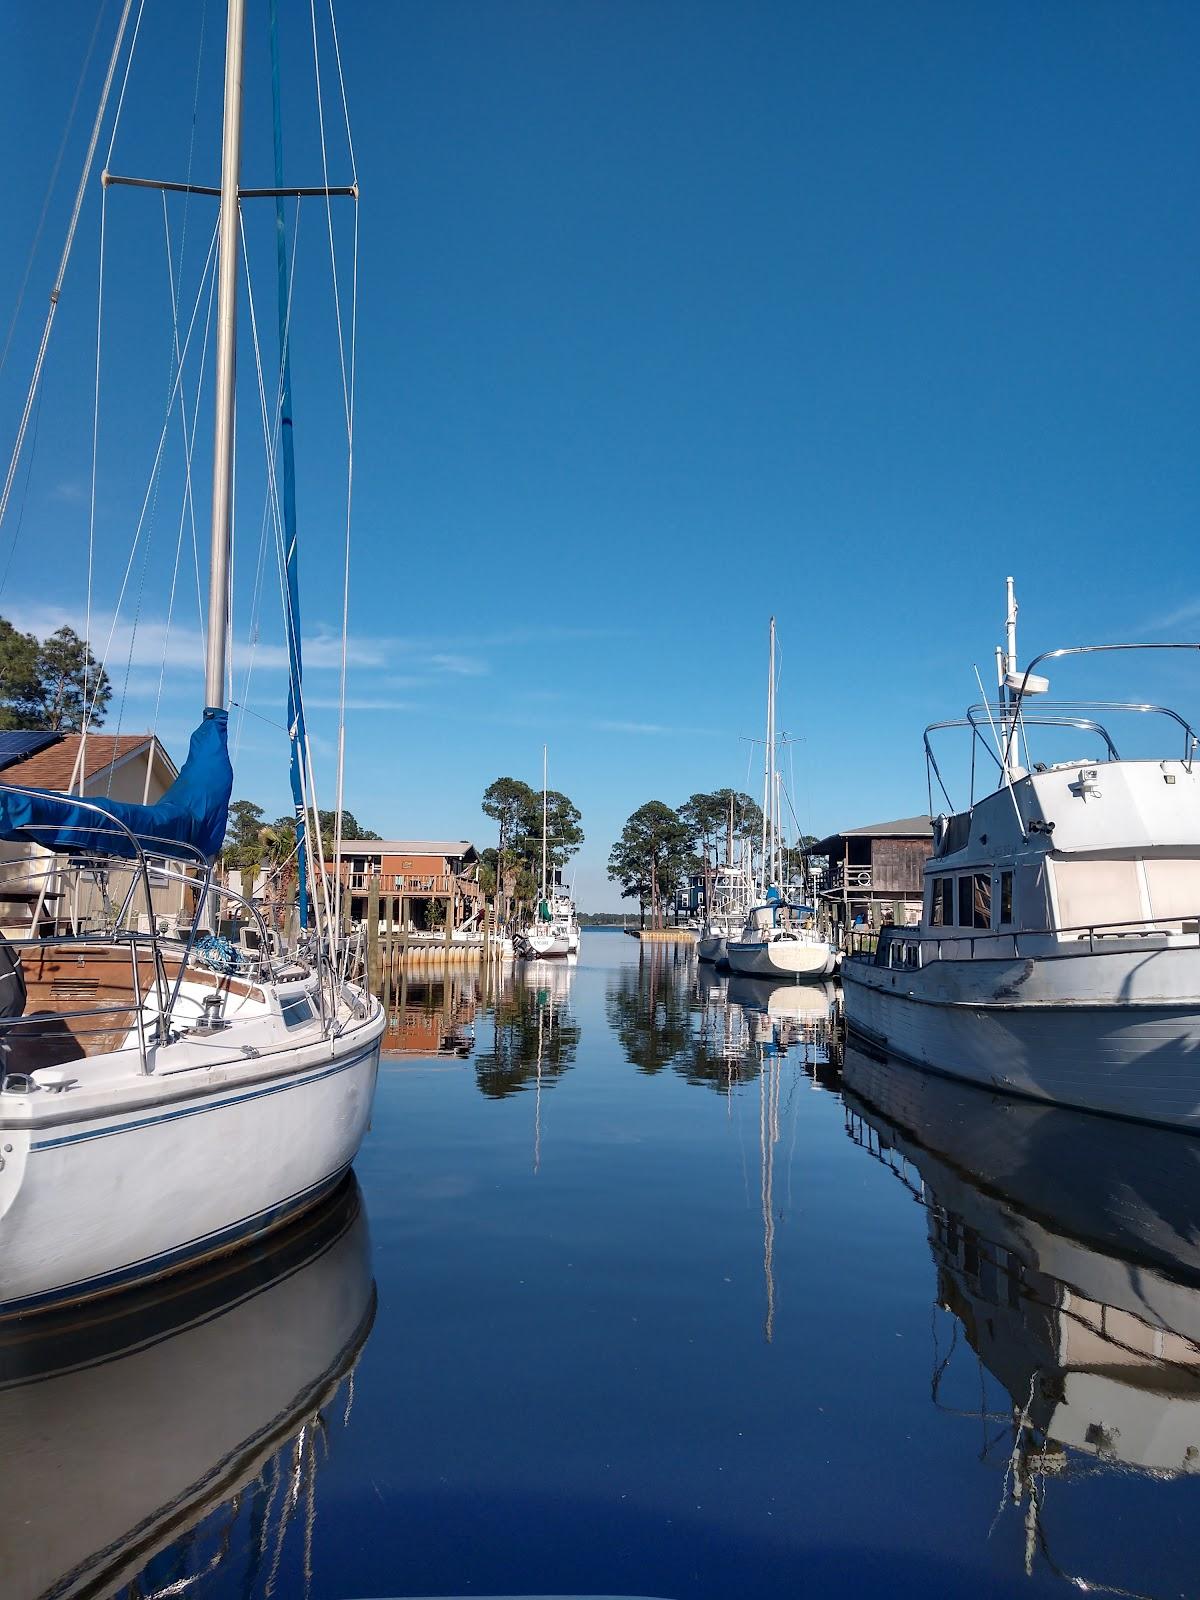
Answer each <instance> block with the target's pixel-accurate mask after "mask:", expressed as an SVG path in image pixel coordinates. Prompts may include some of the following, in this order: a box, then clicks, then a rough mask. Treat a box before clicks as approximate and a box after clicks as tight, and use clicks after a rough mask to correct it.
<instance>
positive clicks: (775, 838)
mask: <svg viewBox="0 0 1200 1600" xmlns="http://www.w3.org/2000/svg"><path fill="white" fill-rule="evenodd" d="M767 763H768V766H767V771H768V774H769V781H770V790H771V880H772V882H774V881H775V880H776V879H777V878H778V875H779V866H778V863H779V791H778V788H777V786H776V782H775V618H774V617H772V618H771V683H770V688H769V689H768V691H767Z"/></svg>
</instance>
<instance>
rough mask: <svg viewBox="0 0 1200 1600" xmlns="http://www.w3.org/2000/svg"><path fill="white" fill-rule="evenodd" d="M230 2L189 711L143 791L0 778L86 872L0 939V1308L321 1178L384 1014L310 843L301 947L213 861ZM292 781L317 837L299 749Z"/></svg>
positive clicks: (229, 349) (230, 401)
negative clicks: (246, 933) (203, 572)
mask: <svg viewBox="0 0 1200 1600" xmlns="http://www.w3.org/2000/svg"><path fill="white" fill-rule="evenodd" d="M244 22H245V6H244V0H229V6H228V16H227V28H226V49H225V87H224V132H223V149H222V166H221V187H220V191H219V193H220V214H219V224H218V239H219V268H218V272H219V275H218V284H217V333H216V382H215V389H216V406H215V419H214V434H213V492H212V528H211V541H210V546H211V562H210V584H209V606H208V612H207V619H208V620H207V639H206V653H205V691H206V703H205V707H204V711H203V716H202V718H201V721H200V723H199V726H198V727H197V728H196V731H195V732H194V733H193V735H192V739H191V747H190V749H189V752H188V757H187V760H186V762H185V763H184V766H183V769H182V771H181V772H180V774H179V777H178V779H177V780H176V781H175V783H174V784H173V785H172V787H171V788H170V789H169V790H168V791H167V793H166V794H165V795H164V796H163V798H162V799H161V800H160V801H158V802H157V803H156V804H153V805H136V804H132V803H127V802H121V801H116V800H109V799H86V800H85V799H83V798H82V797H76V796H73V795H63V794H59V793H54V792H50V791H43V790H37V789H31V788H27V787H22V786H20V785H17V784H11V783H6V784H4V785H3V786H0V840H5V841H11V842H16V843H22V844H26V845H30V844H32V845H37V846H40V847H41V850H42V851H44V852H50V853H51V854H52V857H53V868H52V870H53V871H54V872H55V873H56V874H57V875H58V876H57V881H58V882H59V883H60V884H61V883H63V882H64V881H66V880H69V879H70V878H71V877H72V876H74V877H75V878H76V879H79V878H81V877H84V878H89V881H93V882H97V881H98V882H101V883H102V886H103V891H104V892H103V893H102V894H101V895H100V896H99V897H98V898H95V897H94V898H93V903H94V904H95V905H96V906H97V912H96V918H95V919H93V920H92V921H90V922H87V923H79V922H76V921H74V920H64V919H62V918H60V919H58V921H57V922H56V926H55V930H54V932H53V934H52V935H50V936H48V937H45V938H41V939H38V938H29V939H27V940H24V941H21V942H19V943H14V945H12V946H5V947H2V948H0V970H3V973H4V978H3V979H2V980H0V1150H2V1151H3V1155H2V1156H0V1318H3V1317H6V1316H9V1315H12V1314H15V1313H26V1312H30V1311H33V1310H35V1309H40V1308H43V1307H46V1306H49V1305H52V1304H55V1303H62V1302H72V1303H73V1302H76V1301H81V1300H86V1299H90V1298H91V1297H93V1296H97V1295H100V1294H103V1293H106V1292H109V1291H112V1290H116V1289H120V1288H124V1287H126V1286H128V1285H130V1284H133V1283H139V1282H142V1281H144V1280H149V1279H154V1278H157V1277H161V1276H162V1275H164V1274H166V1273H170V1272H174V1271H176V1270H178V1269H179V1268H182V1267H185V1266H187V1265H189V1264H193V1263H195V1262H197V1261H199V1260H202V1259H205V1258H209V1257H213V1256H215V1255H217V1254H218V1253H220V1252H224V1251H226V1250H228V1249H229V1248H230V1247H231V1246H234V1245H236V1244H239V1243H241V1242H244V1241H247V1240H250V1239H255V1238H258V1237H260V1236H262V1235H264V1234H265V1233H267V1232H268V1231H270V1230H272V1229H274V1228H276V1227H279V1226H280V1225H282V1224H283V1223H284V1222H285V1221H287V1220H288V1219H289V1218H291V1217H293V1216H295V1215H296V1214H298V1213H299V1212H301V1211H302V1210H304V1209H305V1208H308V1207H311V1206H312V1205H314V1204H316V1202H317V1201H319V1200H320V1199H321V1198H322V1197H323V1196H324V1195H326V1194H328V1193H329V1192H330V1191H331V1190H333V1189H334V1188H335V1187H336V1186H337V1185H338V1184H339V1183H340V1181H341V1180H342V1178H343V1177H344V1175H345V1174H346V1172H347V1171H348V1169H349V1167H350V1165H351V1163H352V1162H353V1160H354V1158H355V1155H356V1154H357V1152H358V1148H359V1145H360V1143H361V1141H362V1138H363V1136H364V1134H365V1132H366V1128H367V1123H368V1121H369V1118H370V1114H371V1105H372V1101H373V1098H374V1092H375V1083H376V1076H377V1072H378V1066H379V1049H380V1039H381V1036H382V1034H383V1030H384V1024H385V1017H384V1012H383V1008H382V1007H381V1005H380V1004H379V1002H378V1001H377V1000H375V999H373V998H372V997H371V996H369V995H368V994H366V993H364V992H363V990H362V989H360V988H357V987H356V986H354V985H353V984H351V983H349V982H347V981H346V980H345V978H344V976H343V974H342V973H341V971H340V970H339V967H338V962H337V941H336V937H335V930H336V927H337V918H336V911H333V912H331V910H330V908H329V906H328V905H327V904H324V903H323V902H324V901H325V899H326V896H327V894H328V886H327V885H326V884H325V883H324V879H323V876H322V874H321V873H320V871H319V867H318V870H316V871H315V872H314V870H313V864H312V863H313V859H314V858H315V860H316V862H317V863H318V864H319V862H320V859H321V852H320V850H319V848H318V849H315V850H313V851H312V852H310V857H309V868H308V871H309V875H310V880H311V882H310V888H311V889H312V891H313V898H314V901H315V902H316V906H317V915H318V926H317V930H316V932H317V937H316V938H315V939H314V940H312V941H310V945H309V952H310V953H309V956H308V958H307V959H306V960H305V961H303V962H301V961H297V960H291V959H281V958H279V957H277V956H275V955H274V954H273V953H272V946H271V941H270V939H269V938H268V936H267V929H266V928H265V926H264V925H263V923H262V919H261V917H260V916H259V913H258V911H257V908H256V907H255V906H253V905H252V904H250V903H249V902H246V901H244V900H242V899H241V897H240V896H238V895H236V894H234V893H233V892H232V891H231V890H229V889H228V888H225V887H222V886H220V885H218V884H217V882H216V881H215V876H214V864H215V860H216V856H217V852H218V850H219V849H220V847H221V844H222V841H223V838H224V834H225V827H226V819H227V812H228V807H229V801H230V795H231V793H232V786H233V770H232V767H231V764H230V759H229V751H228V707H227V698H226V694H227V691H226V669H227V654H228V650H227V632H228V622H227V619H228V613H229V600H230V576H229V574H230V547H231V524H232V514H231V512H232V482H233V474H232V468H233V440H234V367H235V359H236V331H237V299H238V245H239V198H240V196H239V182H240V166H241V124H242V57H243V39H244ZM109 181H112V180H111V179H110V180H109ZM137 181H138V182H139V183H142V184H143V185H145V183H146V180H137ZM150 186H154V185H150ZM200 192H204V191H200ZM268 192H273V191H268ZM288 192H293V193H294V192H295V191H288ZM320 192H321V193H332V192H334V191H327V190H322V191H320ZM259 193H261V191H259ZM304 788H305V795H306V802H305V809H306V811H307V816H308V820H309V822H310V825H311V826H312V828H313V832H314V836H315V841H316V843H317V844H318V845H319V831H318V828H317V817H316V811H315V798H314V794H313V787H312V773H311V769H310V768H307V767H306V771H305V777H304ZM40 859H41V860H42V861H44V860H45V857H44V856H43V857H41V858H40ZM33 865H37V863H33ZM164 882H169V883H171V884H174V885H176V886H178V888H179V889H180V890H181V891H182V892H183V893H185V894H186V895H187V896H189V897H190V898H191V900H192V901H193V903H194V906H195V913H196V914H195V916H194V919H193V921H192V924H191V926H190V927H188V928H187V929H186V930H184V931H180V932H175V933H171V932H164V931H163V928H162V920H161V919H160V918H159V917H158V916H156V914H155V911H156V907H155V902H154V897H153V896H154V889H155V887H156V886H161V884H162V883H164ZM60 903H62V902H60ZM65 903H66V904H70V903H71V899H70V895H69V894H67V896H66V900H65ZM231 911H232V912H236V914H237V915H238V917H240V918H244V919H248V920H250V921H251V922H252V923H255V924H256V925H257V927H258V931H259V933H260V936H261V937H260V944H259V952H258V954H257V955H255V956H252V957H247V956H245V955H243V954H240V953H239V952H238V951H236V950H235V949H234V948H233V947H232V946H231V945H230V944H228V943H227V942H226V941H224V940H220V939H216V938H214V937H213V936H212V935H211V934H209V933H207V932H206V927H208V926H213V925H214V924H216V923H217V919H218V918H220V917H221V916H222V915H228V914H230V912H231Z"/></svg>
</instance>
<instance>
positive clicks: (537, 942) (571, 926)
mask: <svg viewBox="0 0 1200 1600" xmlns="http://www.w3.org/2000/svg"><path fill="white" fill-rule="evenodd" d="M548 771H549V769H548V764H547V750H546V746H545V745H543V746H542V882H541V891H540V893H539V895H538V903H537V911H536V913H535V915H534V918H533V920H532V922H530V923H528V924H527V925H526V927H524V928H523V929H522V930H521V932H520V933H519V934H518V935H517V939H516V941H515V948H516V950H517V952H518V954H520V955H523V956H525V957H526V958H527V959H532V960H536V961H544V960H546V959H547V958H549V957H552V956H560V957H561V956H577V955H578V954H579V923H578V921H577V919H576V916H575V902H574V901H573V900H572V898H571V896H570V895H569V894H568V893H567V892H566V890H565V889H564V888H563V887H562V885H561V883H560V882H559V881H558V877H559V874H558V870H557V869H555V870H554V881H553V882H551V877H550V854H549V793H550V791H549V789H548V787H547V780H548Z"/></svg>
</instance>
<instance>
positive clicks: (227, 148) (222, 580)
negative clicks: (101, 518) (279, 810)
mask: <svg viewBox="0 0 1200 1600" xmlns="http://www.w3.org/2000/svg"><path fill="white" fill-rule="evenodd" d="M245 22H246V7H245V0H229V15H228V20H227V23H226V28H225V122H224V132H223V139H222V153H221V214H220V223H219V237H220V244H219V249H220V276H219V278H218V282H217V368H216V416H215V424H214V428H213V491H212V558H211V566H210V570H209V580H208V652H207V658H206V662H205V674H204V697H205V702H206V704H207V705H208V706H211V707H219V708H223V707H224V705H225V664H226V651H227V648H228V629H229V542H230V531H231V507H232V502H233V408H234V399H233V387H234V376H235V373H236V371H237V295H238V185H239V183H240V181H241V171H242V43H243V39H244V37H245V31H246V30H245Z"/></svg>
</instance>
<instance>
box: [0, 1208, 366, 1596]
mask: <svg viewBox="0 0 1200 1600" xmlns="http://www.w3.org/2000/svg"><path fill="white" fill-rule="evenodd" d="M331 1205H332V1209H329V1208H327V1207H323V1208H321V1210H320V1211H318V1212H316V1213H314V1214H313V1217H312V1218H311V1219H308V1218H306V1219H304V1220H303V1221H302V1222H300V1223H299V1224H297V1225H296V1227H295V1228H293V1229H288V1230H284V1231H283V1232H281V1234H280V1237H279V1242H278V1243H275V1244H274V1247H273V1249H272V1250H270V1251H267V1252H258V1251H248V1252H246V1253H245V1255H244V1256H243V1257H241V1258H239V1260H238V1261H237V1262H236V1263H222V1264H219V1265H217V1266H215V1267H214V1268H213V1269H211V1271H208V1272H206V1271H201V1272H198V1273H195V1274H192V1275H190V1276H189V1278H188V1279H187V1281H186V1283H183V1282H181V1283H179V1284H178V1285H172V1287H171V1289H170V1291H169V1293H165V1294H163V1295H162V1296H161V1297H154V1296H153V1295H138V1296H135V1297H132V1303H130V1304H129V1305H128V1309H125V1306H126V1302H124V1301H123V1302H122V1310H121V1311H120V1312H114V1311H113V1310H112V1308H109V1307H105V1308H104V1309H103V1311H99V1310H98V1311H97V1315H96V1318H95V1321H94V1322H93V1323H92V1324H91V1325H89V1322H88V1318H87V1316H86V1315H82V1316H80V1315H77V1314H75V1313H71V1314H70V1316H69V1319H59V1318H50V1319H46V1318H38V1319H37V1322H36V1325H35V1326H36V1329H37V1331H36V1333H35V1332H34V1330H33V1329H32V1328H31V1330H30V1332H29V1334H28V1336H27V1339H26V1340H25V1341H22V1340H21V1339H20V1337H19V1336H16V1335H12V1336H10V1338H9V1339H8V1340H7V1341H6V1344H5V1347H4V1351H3V1354H0V1456H2V1457H3V1460H4V1463H5V1473H6V1474H7V1475H8V1481H9V1482H10V1483H12V1484H14V1485H16V1484H19V1485H20V1486H21V1492H22V1496H23V1497H24V1507H23V1510H22V1514H21V1523H20V1529H19V1531H18V1530H13V1536H12V1537H10V1538H6V1539H4V1540H0V1594H4V1595H5V1596H8V1597H11V1600H18V1597H22V1596H33V1595H49V1594H54V1595H59V1596H63V1597H66V1596H70V1595H84V1594H90V1595H98V1594H101V1593H103V1594H114V1593H116V1592H117V1591H118V1590H120V1591H121V1592H122V1593H124V1592H126V1591H125V1586H126V1585H127V1584H133V1583H134V1580H135V1579H136V1577H137V1574H138V1573H139V1572H141V1571H142V1570H143V1569H144V1568H145V1566H146V1564H147V1562H148V1561H150V1560H151V1559H152V1557H153V1556H154V1555H155V1553H156V1552H158V1551H160V1550H162V1549H164V1548H166V1547H167V1546H168V1545H170V1544H171V1543H173V1542H174V1541H176V1540H179V1539H180V1537H181V1535H185V1534H186V1530H187V1529H189V1528H192V1527H195V1526H196V1525H197V1524H198V1523H199V1522H201V1521H202V1520H203V1519H204V1518H206V1517H208V1516H210V1515H212V1514H213V1513H214V1512H216V1511H218V1509H219V1508H220V1507H221V1506H222V1505H228V1502H229V1500H230V1499H231V1497H232V1496H234V1495H235V1494H237V1493H238V1492H239V1491H240V1490H241V1489H243V1488H244V1487H245V1485H246V1484H247V1483H248V1482H251V1481H252V1480H253V1479H254V1478H255V1477H256V1476H257V1475H258V1474H259V1473H260V1472H262V1470H263V1468H264V1466H266V1465H267V1464H268V1463H270V1462H271V1461H272V1460H274V1461H275V1462H276V1467H275V1470H276V1471H278V1470H279V1463H281V1462H282V1463H283V1464H284V1467H285V1471H286V1472H297V1473H298V1472H299V1470H300V1469H299V1467H298V1459H297V1454H296V1451H295V1447H294V1444H293V1442H292V1441H293V1439H294V1437H295V1435H296V1434H297V1432H298V1431H299V1430H301V1429H302V1428H303V1427H304V1425H305V1424H306V1422H310V1421H311V1420H312V1419H313V1418H314V1417H315V1416H316V1414H317V1413H318V1412H319V1411H320V1410H321V1408H322V1407H324V1406H327V1405H328V1403H329V1401H330V1399H331V1398H332V1396H333V1394H334V1393H335V1392H336V1389H337V1386H338V1384H339V1383H340V1382H341V1381H342V1380H343V1379H344V1377H345V1375H346V1374H347V1373H348V1372H350V1371H352V1370H353V1367H354V1364H355V1362H356V1361H357V1359H358V1355H359V1352H360V1351H361V1349H362V1346H363V1342H364V1340H365V1339H366V1337H367V1335H368V1333H369V1332H370V1328H371V1323H372V1320H373V1317H374V1310H375V1294H374V1284H373V1282H372V1278H371V1259H370V1239H369V1236H368V1233H367V1224H366V1217H365V1215H364V1213H363V1212H362V1210H361V1204H360V1200H359V1196H358V1193H357V1191H356V1190H354V1189H351V1190H350V1191H349V1192H348V1193H347V1194H345V1195H342V1196H339V1197H338V1198H337V1199H336V1200H334V1201H332V1202H331ZM47 1321H49V1324H50V1326H49V1327H47ZM335 1415H336V1416H340V1415H341V1410H340V1409H339V1410H338V1412H337V1413H335ZM328 1424H329V1431H328V1433H327V1434H326V1436H325V1448H328V1447H329V1444H330V1443H331V1442H332V1443H334V1445H335V1447H336V1435H337V1429H336V1422H335V1421H334V1418H333V1417H332V1416H331V1417H329V1418H328ZM304 1501H305V1497H304V1494H303V1492H301V1493H300V1494H299V1495H298V1496H296V1497H295V1498H293V1497H291V1496H283V1497H280V1498H278V1499H277V1500H276V1501H275V1502H274V1505H275V1507H276V1515H275V1516H274V1518H273V1519H272V1525H271V1528H270V1536H271V1540H272V1542H274V1541H275V1540H281V1539H282V1538H283V1536H284V1534H285V1533H286V1531H287V1523H288V1521H289V1520H297V1519H296V1517H295V1511H296V1509H297V1508H298V1509H299V1511H300V1517H299V1519H298V1522H299V1524H300V1526H297V1527H296V1528H295V1529H294V1530H293V1540H295V1539H296V1538H297V1537H299V1536H301V1535H302V1523H303V1507H304ZM203 1559H207V1557H206V1556H205V1557H204V1558H203ZM139 1592H140V1591H139Z"/></svg>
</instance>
